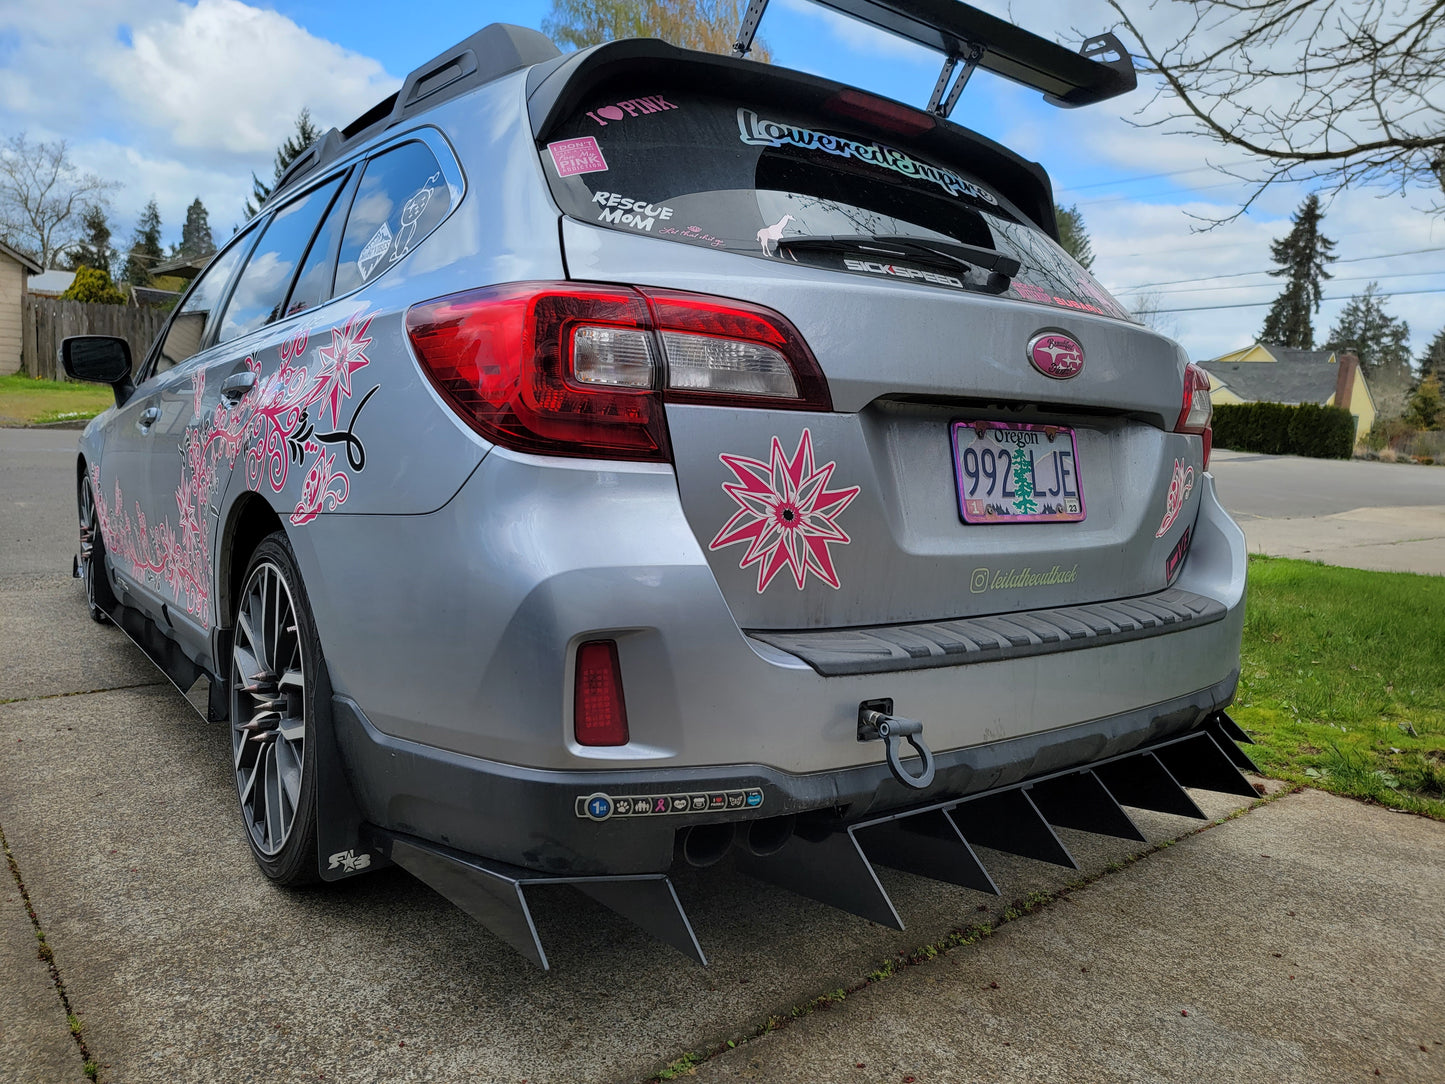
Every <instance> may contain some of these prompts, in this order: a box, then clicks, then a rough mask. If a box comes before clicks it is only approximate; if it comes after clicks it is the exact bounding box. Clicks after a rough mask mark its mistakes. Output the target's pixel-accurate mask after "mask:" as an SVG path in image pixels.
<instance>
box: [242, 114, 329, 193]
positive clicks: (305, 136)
mask: <svg viewBox="0 0 1445 1084" xmlns="http://www.w3.org/2000/svg"><path fill="white" fill-rule="evenodd" d="M320 138H321V129H320V128H318V127H316V125H315V124H313V123H312V121H311V109H310V107H309V106H306V107H303V108H302V110H301V112H300V113H298V114H297V115H296V131H295V132H293V133H292V134H291V135H289V136H287V137H286V142H285V143H282V144H281V146H279V147H277V148H276V169H275V172H274V174H273V175H272V177H271V183H270V184H267V183H266V182H265V181H263V180H261V178H260V177H257V176H256V174H255V172H254V171H252V173H251V198H250V199H248V200H247V201H246V217H247V218H248V219H251V218H255V217H256V212H257V211H259V210H260V209H261V205H262V204H264V203H265V202H266V198H267V197H268V196H270V195H271V191H272V189H274V188H275V187H276V182H277V181H279V180H280V179H281V174H283V173H285V172H286V167H287V166H289V165H290V164H291V163H292V162H294V161H296V159H297V158H299V157H300V156H301V152H302V151H304V150H305V149H306V148H307V147H309V146H311V144H313V143H315V142H316V141H317V140H318V139H320Z"/></svg>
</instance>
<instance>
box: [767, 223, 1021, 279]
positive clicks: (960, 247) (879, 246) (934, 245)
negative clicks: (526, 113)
mask: <svg viewBox="0 0 1445 1084" xmlns="http://www.w3.org/2000/svg"><path fill="white" fill-rule="evenodd" d="M778 247H779V248H780V249H781V248H790V247H796V248H855V249H863V250H865V251H870V252H881V253H884V254H885V255H890V256H908V255H914V256H917V255H920V254H923V255H934V256H942V257H943V258H945V259H947V260H949V261H951V262H953V263H957V264H962V265H963V266H965V267H978V268H982V269H983V270H985V271H992V272H994V273H996V274H999V275H1002V276H1004V277H1005V278H1010V279H1011V278H1013V277H1014V276H1015V275H1017V274H1018V273H1019V270H1020V269H1021V268H1022V266H1023V265H1022V264H1020V263H1019V261H1018V260H1016V259H1014V257H1012V256H1007V255H1005V254H1004V253H1002V252H999V251H998V250H997V249H992V248H984V247H983V246H981V245H967V244H964V243H963V242H962V241H935V240H934V239H933V238H931V237H910V236H906V235H901V234H893V233H796V234H785V235H784V236H782V237H780V238H778Z"/></svg>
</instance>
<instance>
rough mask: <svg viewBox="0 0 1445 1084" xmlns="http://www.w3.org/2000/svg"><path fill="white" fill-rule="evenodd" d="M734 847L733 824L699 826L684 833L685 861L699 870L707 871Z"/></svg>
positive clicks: (682, 845)
mask: <svg viewBox="0 0 1445 1084" xmlns="http://www.w3.org/2000/svg"><path fill="white" fill-rule="evenodd" d="M732 845H733V826H732V825H731V824H697V825H694V826H693V827H691V828H688V829H687V830H686V831H684V832H683V833H682V840H681V849H682V857H683V860H684V861H686V862H687V864H688V865H689V866H696V867H697V868H698V869H706V868H707V867H708V866H711V865H713V864H714V863H716V862H717V861H719V860H720V859H721V858H722V856H723V855H725V854H727V853H728V848H729V847H731V846H732Z"/></svg>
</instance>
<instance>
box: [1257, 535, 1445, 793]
mask: <svg viewBox="0 0 1445 1084" xmlns="http://www.w3.org/2000/svg"><path fill="white" fill-rule="evenodd" d="M1245 612H1246V617H1245V625H1244V650H1243V668H1242V672H1241V675H1240V687H1239V697H1238V699H1237V701H1236V703H1235V706H1234V707H1232V708H1231V709H1230V714H1231V715H1232V716H1233V717H1234V719H1235V720H1236V721H1237V722H1238V723H1239V724H1240V725H1241V726H1242V727H1244V728H1245V729H1246V730H1248V731H1249V732H1250V733H1251V734H1252V735H1253V737H1254V739H1255V741H1256V742H1258V743H1259V744H1257V745H1253V746H1246V747H1245V751H1246V752H1247V753H1249V755H1250V756H1251V757H1253V758H1254V760H1255V762H1256V763H1257V764H1258V765H1259V766H1260V768H1262V769H1263V770H1264V771H1265V772H1267V773H1268V774H1270V775H1273V776H1277V777H1278V778H1281V779H1288V780H1290V781H1291V782H1296V783H1308V784H1309V785H1311V786H1316V787H1321V788H1323V789H1325V790H1331V791H1334V792H1336V793H1337V794H1345V795H1349V796H1351V797H1355V798H1366V799H1369V800H1371V801H1375V802H1379V803H1381V804H1382V805H1387V806H1392V807H1394V808H1396V809H1407V810H1411V811H1413V812H1416V813H1424V814H1427V815H1429V816H1431V817H1435V818H1438V819H1442V820H1445V577H1440V576H1417V575H1412V574H1410V573H1403V572H1361V571H1358V570H1356V569H1352V568H1333V567H1330V566H1327V565H1319V564H1314V563H1312V562H1308V561H1292V560H1286V559H1283V558H1272V557H1253V556H1252V557H1250V559H1249V599H1248V604H1247V606H1246V611H1245Z"/></svg>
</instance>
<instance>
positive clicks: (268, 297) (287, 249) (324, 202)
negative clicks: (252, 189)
mask: <svg viewBox="0 0 1445 1084" xmlns="http://www.w3.org/2000/svg"><path fill="white" fill-rule="evenodd" d="M340 187H341V178H340V177H337V178H335V179H334V180H332V181H331V182H329V183H328V184H323V185H322V186H321V187H320V188H317V189H314V190H313V191H311V192H309V193H307V194H306V195H304V196H302V197H301V198H300V199H297V200H292V201H291V202H290V203H288V204H286V206H284V207H282V208H281V209H280V210H279V211H277V212H276V213H275V214H274V215H272V216H271V221H270V223H269V224H268V225H267V226H266V232H265V233H263V234H262V235H261V240H260V241H259V242H257V244H256V251H255V252H253V253H252V254H251V258H250V260H248V261H247V262H246V269H245V270H244V271H242V272H241V277H240V279H238V280H237V282H236V289H235V290H234V292H232V294H231V300H230V303H229V304H227V305H226V315H225V316H224V317H222V318H221V330H220V333H219V334H218V335H217V336H216V341H217V342H222V343H223V342H229V341H230V340H232V339H235V338H238V337H240V336H242V335H245V334H247V333H248V332H251V331H255V330H256V329H257V328H258V327H262V326H263V325H265V324H269V323H270V322H271V321H272V320H275V319H277V318H278V317H280V315H281V307H282V305H284V304H285V302H286V291H287V290H288V289H289V288H290V286H291V280H292V278H293V277H294V276H295V273H296V268H297V265H299V264H300V263H301V256H302V253H304V252H305V251H306V244H307V242H309V241H310V240H311V236H312V234H314V233H315V232H316V225H317V223H319V222H320V221H321V216H322V215H323V214H325V213H326V209H327V208H328V207H330V206H331V201H332V199H333V198H334V197H335V196H336V190H337V189H338V188H340Z"/></svg>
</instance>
